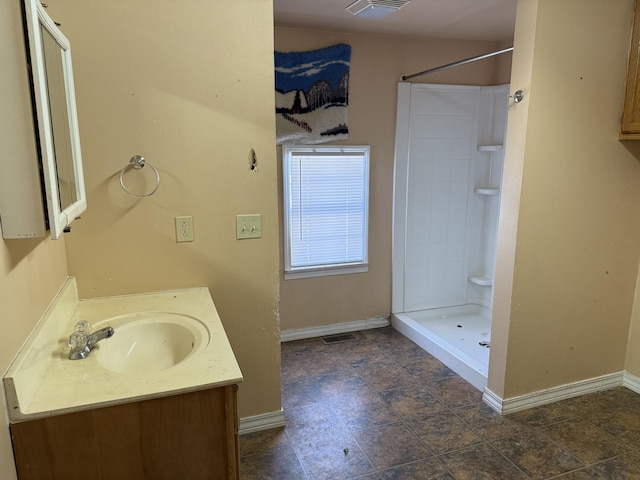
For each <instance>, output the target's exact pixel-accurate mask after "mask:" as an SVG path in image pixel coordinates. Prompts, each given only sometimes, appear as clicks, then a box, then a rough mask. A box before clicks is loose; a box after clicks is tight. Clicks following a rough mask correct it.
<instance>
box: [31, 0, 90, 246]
mask: <svg viewBox="0 0 640 480" xmlns="http://www.w3.org/2000/svg"><path fill="white" fill-rule="evenodd" d="M24 13H25V27H26V31H27V38H28V44H29V57H30V60H31V62H30V63H31V74H32V81H33V83H32V87H33V102H34V105H35V116H36V124H37V128H36V130H37V137H38V142H37V143H38V147H37V148H38V154H39V156H40V159H41V162H42V175H43V182H44V190H45V198H46V202H45V203H46V210H47V214H48V224H49V229H50V232H51V238H53V239H57V238H59V237H60V236H61V235H62V232H63V231H65V229H68V227H69V224H70V223H71V222H72V221H73V220H75V219H76V218H77V217H78V216H79V215H80V214H81V213H82V212H84V211H85V210H86V208H87V201H86V193H85V187H84V177H83V171H82V154H81V151H80V133H79V129H78V118H77V111H76V99H75V89H74V83H73V68H72V64H71V44H70V43H69V40H68V39H67V38H66V37H65V36H64V34H63V33H62V32H61V31H60V29H59V28H58V27H57V25H56V24H55V23H54V21H53V20H52V19H51V18H50V17H49V15H48V14H47V13H46V12H45V10H44V7H43V6H42V5H41V4H40V2H39V1H38V0H24Z"/></svg>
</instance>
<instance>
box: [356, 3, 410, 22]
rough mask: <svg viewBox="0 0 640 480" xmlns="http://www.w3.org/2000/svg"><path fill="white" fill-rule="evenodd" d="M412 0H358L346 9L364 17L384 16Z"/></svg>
mask: <svg viewBox="0 0 640 480" xmlns="http://www.w3.org/2000/svg"><path fill="white" fill-rule="evenodd" d="M409 1H410V0H356V1H355V2H353V3H352V4H351V5H349V6H348V7H347V8H345V10H346V11H347V12H349V13H350V14H351V15H355V16H356V17H362V18H382V17H386V16H387V15H389V14H391V13H393V12H395V11H397V10H400V9H401V8H402V7H404V6H405V5H406V4H407V3H409Z"/></svg>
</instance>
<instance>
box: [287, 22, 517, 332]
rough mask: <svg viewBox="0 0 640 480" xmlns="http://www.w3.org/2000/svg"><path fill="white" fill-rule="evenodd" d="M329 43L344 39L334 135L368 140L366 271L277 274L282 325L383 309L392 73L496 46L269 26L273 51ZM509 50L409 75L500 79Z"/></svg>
mask: <svg viewBox="0 0 640 480" xmlns="http://www.w3.org/2000/svg"><path fill="white" fill-rule="evenodd" d="M336 43H347V44H349V45H351V71H350V77H349V139H348V140H347V141H344V142H338V143H345V144H352V145H360V144H370V145H373V146H374V148H373V150H372V152H371V167H370V168H371V178H370V207H369V208H370V212H369V262H370V266H369V272H368V273H361V274H354V275H338V276H332V277H320V278H309V279H301V280H300V279H299V280H286V281H285V280H282V282H281V287H280V295H281V302H280V311H281V317H282V329H283V330H285V329H298V328H306V327H313V326H322V325H330V324H333V323H341V322H348V321H354V320H364V319H367V318H371V317H374V316H377V315H386V314H388V313H389V311H390V310H391V232H392V215H393V156H394V143H395V121H396V120H395V118H396V95H397V85H398V81H399V80H400V78H401V76H402V75H409V74H412V73H415V72H420V71H423V70H426V69H428V68H433V67H437V66H440V65H442V64H446V63H451V62H454V61H456V60H461V59H464V58H468V57H471V56H474V55H480V54H482V53H486V52H490V51H493V50H496V49H498V48H500V47H502V45H500V46H496V45H495V44H492V43H477V42H465V41H442V40H424V39H415V38H407V37H391V36H372V35H365V34H346V33H334V32H326V31H313V30H307V29H304V30H303V29H290V28H276V33H275V45H276V49H277V50H279V51H285V52H286V51H304V50H310V49H316V48H322V47H326V46H330V45H334V44H336ZM510 56H511V55H510V54H507V55H503V56H501V57H502V58H501V59H500V61H498V57H495V58H492V59H488V60H484V61H481V62H476V63H474V64H469V65H465V66H463V67H459V68H455V69H451V70H447V71H444V72H440V73H437V74H434V75H429V76H425V77H418V78H416V79H415V80H414V81H417V82H428V83H451V84H465V85H468V84H477V85H495V84H500V83H507V82H508V81H509V70H510V62H509V61H508V60H510ZM279 182H280V183H281V181H280V180H279ZM280 191H281V189H280ZM281 248H282V246H281Z"/></svg>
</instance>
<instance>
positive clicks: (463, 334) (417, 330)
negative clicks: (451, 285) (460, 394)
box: [392, 305, 491, 391]
mask: <svg viewBox="0 0 640 480" xmlns="http://www.w3.org/2000/svg"><path fill="white" fill-rule="evenodd" d="M392 325H393V327H394V328H395V329H396V330H398V331H399V332H400V333H402V334H403V335H405V336H406V337H408V338H409V339H410V340H412V341H413V342H414V343H416V344H418V345H419V346H420V347H422V348H423V349H425V350H426V351H427V352H429V353H430V354H431V355H433V356H434V357H436V358H437V359H438V360H440V361H441V362H442V363H444V364H445V365H446V366H447V367H449V368H451V369H452V370H453V371H454V372H456V373H457V374H458V375H460V376H461V377H462V378H464V379H465V380H467V381H468V382H469V383H471V384H472V385H473V386H474V387H476V388H477V389H478V390H480V391H484V389H485V387H486V386H487V372H488V369H489V341H490V338H491V311H490V310H489V309H487V308H485V307H482V306H480V305H461V306H456V307H445V308H434V309H430V310H421V311H416V312H403V313H394V314H392Z"/></svg>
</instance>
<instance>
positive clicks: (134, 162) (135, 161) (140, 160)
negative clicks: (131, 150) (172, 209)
mask: <svg viewBox="0 0 640 480" xmlns="http://www.w3.org/2000/svg"><path fill="white" fill-rule="evenodd" d="M145 165H149V166H150V167H151V169H152V170H153V173H155V175H156V185H155V187H154V188H153V190H151V191H150V192H149V193H144V194H138V193H133V192H132V191H130V190H128V189H127V187H126V186H125V184H124V174H125V172H127V171H128V170H130V169H132V168H133V169H134V170H140V169H142V168H143V167H144V166H145ZM120 186H121V187H122V189H123V190H124V191H125V192H127V193H128V194H129V195H131V196H132V197H137V198H145V197H150V196H151V195H153V194H154V193H156V191H157V190H158V187H159V186H160V172H158V169H157V168H156V167H154V166H153V165H151V164H150V163H148V162H147V161H146V160H145V159H144V157H143V156H142V155H134V156H133V157H131V160H129V163H128V164H126V165H125V166H124V168H123V169H122V170H120Z"/></svg>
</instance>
